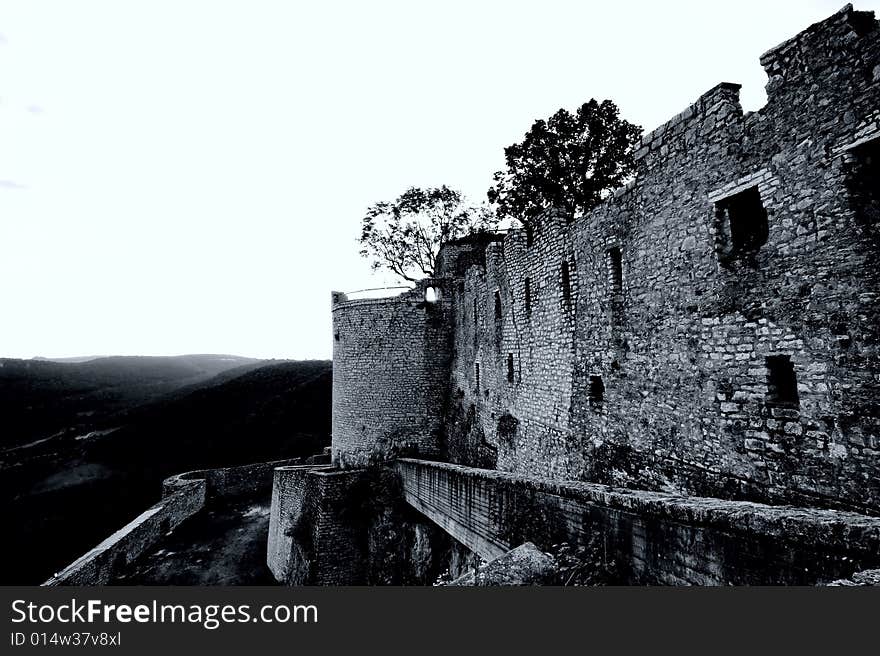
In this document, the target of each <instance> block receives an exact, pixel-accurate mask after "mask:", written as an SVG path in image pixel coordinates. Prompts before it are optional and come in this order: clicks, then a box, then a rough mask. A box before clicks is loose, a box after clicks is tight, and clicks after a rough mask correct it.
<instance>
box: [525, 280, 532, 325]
mask: <svg viewBox="0 0 880 656" xmlns="http://www.w3.org/2000/svg"><path fill="white" fill-rule="evenodd" d="M525 297H526V316H527V317H530V316H532V281H531V280H530V279H529V278H526V289H525Z"/></svg>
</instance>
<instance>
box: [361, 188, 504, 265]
mask: <svg viewBox="0 0 880 656" xmlns="http://www.w3.org/2000/svg"><path fill="white" fill-rule="evenodd" d="M496 225H497V220H496V219H495V217H494V216H493V214H492V212H490V211H489V209H488V208H486V207H485V206H472V205H469V204H467V203H466V202H465V199H464V197H463V196H462V194H461V192H458V191H456V190H454V189H450V188H449V187H447V186H445V185H444V186H442V187H440V188H437V189H434V188H429V189H419V188H418V187H410V188H409V189H407V190H406V191H405V192H403V193H402V194H401V195H400V196H399V197H398V198H397V199H396V200H394V201H392V202H380V203H376V204H375V205H372V206H370V207H369V208H367V212H366V214H365V215H364V218H363V219H362V221H361V237H360V240H359V241H360V244H361V246H362V248H361V251H360V253H361V255H362V256H364V257H366V258H368V259H371V260H372V263H371V266H372V267H373V269H374V270H376V269H382V268H385V269H388V270H389V271H391V272H393V273H395V274H396V275H398V276H400V277H401V278H403V279H404V280H408V281H410V282H415V281H416V280H418V279H420V278H424V277H426V276H427V277H430V276H433V275H434V260H435V259H436V258H437V253H438V252H439V251H440V247H441V246H442V245H443V244H445V243H447V242H450V241H452V240H454V239H459V238H460V237H465V236H467V235H470V234H476V233H479V232H483V231H487V230H491V229H493V228H495V226H496Z"/></svg>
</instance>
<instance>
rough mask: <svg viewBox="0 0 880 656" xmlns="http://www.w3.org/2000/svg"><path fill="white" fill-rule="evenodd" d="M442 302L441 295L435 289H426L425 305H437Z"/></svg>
mask: <svg viewBox="0 0 880 656" xmlns="http://www.w3.org/2000/svg"><path fill="white" fill-rule="evenodd" d="M438 300H440V294H439V293H438V291H437V290H436V289H434V288H433V287H426V288H425V303H436V302H437V301H438Z"/></svg>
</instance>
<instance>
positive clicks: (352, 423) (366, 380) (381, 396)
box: [332, 281, 452, 467]
mask: <svg viewBox="0 0 880 656" xmlns="http://www.w3.org/2000/svg"><path fill="white" fill-rule="evenodd" d="M428 287H433V288H434V289H435V293H439V299H438V300H437V301H436V302H434V303H428V302H426V301H425V294H426V290H427V288H428ZM450 314H451V305H450V294H449V290H448V289H444V288H443V286H442V283H441V281H436V282H432V281H423V282H421V283H420V284H419V285H418V286H417V287H416V289H414V290H412V291H410V292H407V293H405V294H403V295H401V296H397V297H393V298H382V299H364V300H349V299H348V298H346V296H345V295H344V294H341V293H338V292H334V294H333V448H332V451H333V463H334V464H336V465H339V466H342V467H357V466H364V465H367V464H369V463H371V462H375V461H377V460H383V459H387V458H389V457H393V455H394V454H396V453H421V454H423V455H426V456H431V455H437V453H438V443H439V435H440V432H441V431H442V427H443V419H444V416H445V410H446V408H445V404H444V398H445V396H446V388H447V386H448V380H449V362H450V354H451V337H452V335H451V331H450V329H449V323H448V322H449V317H450Z"/></svg>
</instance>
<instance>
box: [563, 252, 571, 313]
mask: <svg viewBox="0 0 880 656" xmlns="http://www.w3.org/2000/svg"><path fill="white" fill-rule="evenodd" d="M562 299H563V300H564V301H565V302H566V303H567V302H568V301H570V300H571V278H570V277H569V274H568V262H563V263H562Z"/></svg>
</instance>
